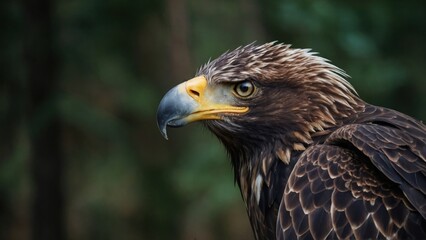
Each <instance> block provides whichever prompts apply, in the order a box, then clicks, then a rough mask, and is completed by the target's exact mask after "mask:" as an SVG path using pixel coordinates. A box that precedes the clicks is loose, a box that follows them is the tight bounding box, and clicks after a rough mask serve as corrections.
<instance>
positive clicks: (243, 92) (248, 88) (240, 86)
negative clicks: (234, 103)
mask: <svg viewBox="0 0 426 240" xmlns="http://www.w3.org/2000/svg"><path fill="white" fill-rule="evenodd" d="M254 88H255V87H254V85H253V83H252V82H250V81H247V80H246V81H242V82H239V83H237V84H235V86H234V93H235V94H236V95H238V96H239V97H249V96H250V95H252V94H253V93H254Z"/></svg>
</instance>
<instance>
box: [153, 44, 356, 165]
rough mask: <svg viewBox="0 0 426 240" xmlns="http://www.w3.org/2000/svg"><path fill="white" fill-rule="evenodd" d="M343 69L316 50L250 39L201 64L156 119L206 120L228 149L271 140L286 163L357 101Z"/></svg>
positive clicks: (162, 123) (177, 122)
mask: <svg viewBox="0 0 426 240" xmlns="http://www.w3.org/2000/svg"><path fill="white" fill-rule="evenodd" d="M346 76H347V75H346V74H345V73H344V72H343V70H341V69H339V68H337V67H335V66H334V65H332V64H330V63H329V61H328V60H326V59H324V58H322V57H319V56H317V55H315V53H312V52H310V50H309V49H294V48H291V47H290V45H286V44H276V43H275V42H271V43H266V44H263V45H255V44H249V45H247V46H244V47H239V48H237V49H235V50H233V51H230V52H226V53H224V54H223V55H221V56H220V57H218V58H217V59H215V60H213V61H209V62H208V63H207V64H205V65H204V66H202V67H201V68H200V69H199V70H198V72H197V74H196V76H195V77H194V78H192V79H191V80H188V81H186V82H183V83H181V84H179V85H178V86H176V87H174V88H173V89H171V90H170V91H169V92H168V93H167V94H166V95H165V96H164V97H163V99H162V100H161V103H160V105H159V108H158V112H157V121H158V126H159V128H160V131H161V133H162V134H163V136H164V137H165V138H167V133H166V127H167V126H170V127H180V126H183V125H186V124H188V123H191V122H195V121H200V120H203V121H204V123H205V125H206V126H207V127H208V128H209V129H210V130H211V131H212V132H213V133H214V134H215V135H216V136H217V137H218V138H219V139H220V140H221V141H222V142H224V145H225V146H226V147H227V149H228V150H237V149H242V148H245V149H255V148H259V147H262V148H263V149H264V148H265V147H266V146H264V145H271V146H268V149H271V151H272V152H274V154H275V155H276V156H278V157H279V158H280V159H282V160H283V161H284V162H288V161H289V154H290V153H289V152H290V151H291V150H303V149H304V148H305V146H306V145H307V144H310V143H311V141H312V139H311V135H312V133H315V132H318V131H323V130H324V129H327V128H329V127H332V126H335V125H336V124H338V122H339V119H338V118H339V117H342V118H344V117H347V116H348V115H349V114H351V112H353V111H354V107H355V106H357V105H358V97H357V95H356V92H355V90H354V89H353V87H352V86H351V85H350V84H349V83H348V82H347V81H346V80H345V77H346Z"/></svg>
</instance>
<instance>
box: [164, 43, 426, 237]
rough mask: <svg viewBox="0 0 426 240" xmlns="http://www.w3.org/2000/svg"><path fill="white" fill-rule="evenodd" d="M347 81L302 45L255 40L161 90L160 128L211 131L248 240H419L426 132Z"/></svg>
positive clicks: (425, 200)
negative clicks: (227, 163) (196, 126)
mask: <svg viewBox="0 0 426 240" xmlns="http://www.w3.org/2000/svg"><path fill="white" fill-rule="evenodd" d="M348 77H349V76H348V75H347V74H346V73H345V72H344V71H343V70H342V69H340V68H338V67H336V66H334V65H333V64H331V62H330V61H329V60H327V59H325V58H322V57H320V56H319V55H318V54H317V53H315V52H312V51H311V50H310V49H299V48H293V47H291V46H290V45H288V44H283V43H277V42H270V43H265V44H262V45H257V44H256V43H252V44H249V45H246V46H242V47H238V48H237V49H235V50H233V51H228V52H225V53H224V54H222V55H221V56H219V57H218V58H217V59H215V60H212V61H209V62H208V63H207V64H205V65H203V66H202V67H201V68H200V69H199V70H198V71H197V73H196V76H195V77H194V78H192V79H190V80H188V81H186V82H183V83H181V84H179V85H177V86H175V87H174V88H172V89H171V90H169V92H167V93H166V94H165V96H164V97H163V99H162V100H161V102H160V104H159V106H158V111H157V124H158V127H159V129H160V132H161V133H162V134H163V136H164V137H165V138H166V139H167V132H166V130H167V127H168V126H169V127H181V126H183V125H186V124H188V123H191V122H195V121H202V122H203V123H204V125H205V126H206V127H207V128H208V129H209V130H210V131H211V132H213V134H214V135H216V136H217V138H218V139H219V140H220V141H221V142H222V143H223V145H224V147H225V148H226V151H227V152H228V155H229V158H230V160H231V163H232V166H233V171H234V175H235V182H236V183H237V184H238V186H239V188H240V191H241V195H242V199H243V201H244V203H245V205H246V209H247V213H248V217H249V219H250V223H251V227H252V229H253V232H254V235H255V238H256V239H426V126H425V125H424V124H423V123H422V122H421V121H419V120H416V119H414V118H412V117H410V116H407V115H405V114H403V113H400V112H398V111H395V110H392V109H388V108H384V107H379V106H374V105H372V104H368V103H366V102H365V101H363V100H362V99H361V98H360V97H359V96H358V94H357V92H356V91H355V89H354V88H353V87H352V85H351V84H350V83H349V82H348V81H347V80H346V79H347V78H348Z"/></svg>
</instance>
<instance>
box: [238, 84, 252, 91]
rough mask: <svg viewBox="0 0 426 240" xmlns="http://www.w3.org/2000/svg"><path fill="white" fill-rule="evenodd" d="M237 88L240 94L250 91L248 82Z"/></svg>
mask: <svg viewBox="0 0 426 240" xmlns="http://www.w3.org/2000/svg"><path fill="white" fill-rule="evenodd" d="M239 88H240V91H241V92H242V93H246V92H248V91H249V90H250V83H248V82H244V83H241V84H240V87H239Z"/></svg>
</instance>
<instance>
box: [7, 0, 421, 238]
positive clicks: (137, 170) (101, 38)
mask: <svg viewBox="0 0 426 240" xmlns="http://www.w3.org/2000/svg"><path fill="white" fill-rule="evenodd" d="M425 7H426V2H425V1H388V0H378V1H370V2H369V3H366V2H362V3H361V2H360V1H356V0H349V1H308V0H297V1H296V0H295V1H283V0H265V1H260V0H152V1H148V0H21V1H16V0H10V1H1V3H0V26H1V28H0V29H1V34H2V37H1V42H0V46H1V47H2V48H1V51H0V73H1V75H0V134H1V137H0V238H1V239H16V240H18V239H52V240H53V239H56V240H61V239H71V240H73V239H207V240H209V239H252V233H251V229H250V226H249V222H248V220H247V217H246V213H245V207H244V205H243V202H242V200H241V196H240V193H239V190H238V188H237V187H236V186H234V184H233V174H232V170H231V166H230V162H229V161H228V160H227V156H226V154H225V151H224V149H223V147H222V146H221V145H220V144H219V142H218V141H216V139H215V138H214V136H212V134H210V133H209V132H207V130H205V129H203V128H202V127H201V125H200V124H191V125H190V126H187V127H185V128H183V129H171V130H169V138H170V140H169V141H166V140H164V139H163V138H162V137H161V135H160V133H159V132H158V130H157V126H156V119H155V113H156V108H157V105H158V103H159V101H160V99H161V97H162V95H163V94H164V93H165V92H166V91H167V90H168V89H169V88H171V87H172V86H174V85H175V84H177V83H179V82H182V81H184V80H187V79H189V78H191V77H192V76H194V73H195V71H196V69H197V68H198V67H199V66H200V65H201V64H202V63H204V62H206V61H207V60H208V59H209V58H215V57H217V56H218V55H219V54H221V53H222V52H224V51H226V50H228V49H233V48H236V47H237V46H240V45H245V44H248V43H251V42H253V41H257V42H258V43H263V42H268V41H273V40H278V41H280V42H285V43H292V44H293V46H295V47H302V48H312V49H313V50H314V51H316V52H319V53H320V54H321V56H323V57H326V58H328V59H330V60H331V61H332V62H333V63H334V64H336V65H337V66H339V67H341V68H343V69H344V70H346V72H347V73H348V74H349V75H351V77H352V78H351V79H350V81H351V82H352V84H353V85H354V86H355V88H356V89H357V90H358V92H359V94H360V95H361V97H362V98H363V99H365V100H366V101H368V102H370V103H373V104H376V105H382V106H387V107H390V108H394V109H397V110H400V111H402V112H405V113H407V114H409V115H412V116H414V117H416V118H418V119H420V120H426V107H425V106H426V79H425V75H426V44H425V43H426V14H425V12H426V8H425Z"/></svg>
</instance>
